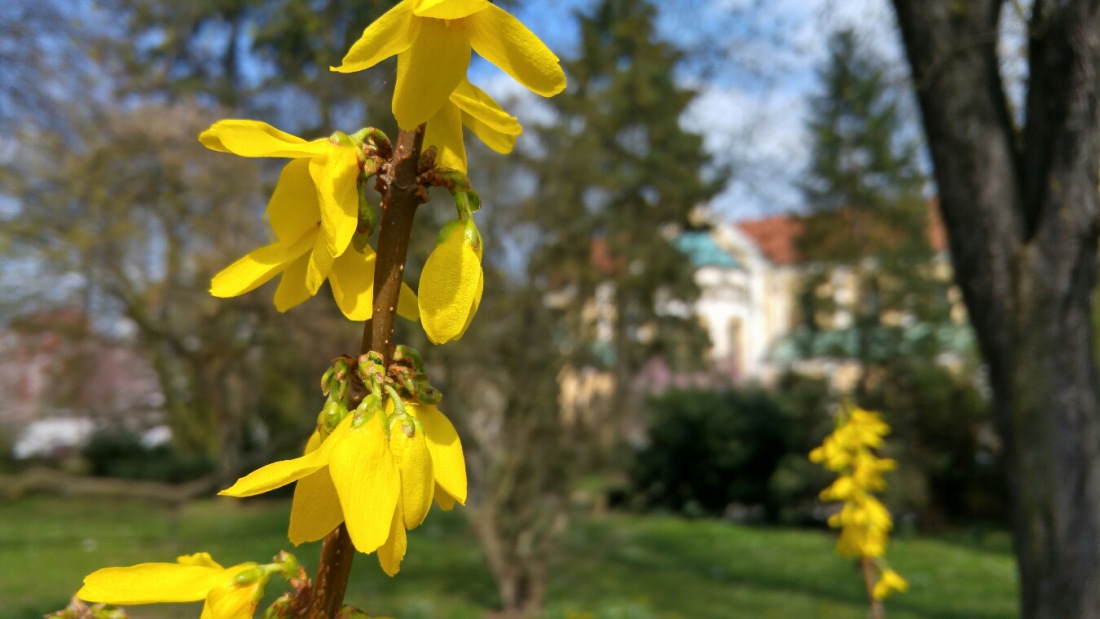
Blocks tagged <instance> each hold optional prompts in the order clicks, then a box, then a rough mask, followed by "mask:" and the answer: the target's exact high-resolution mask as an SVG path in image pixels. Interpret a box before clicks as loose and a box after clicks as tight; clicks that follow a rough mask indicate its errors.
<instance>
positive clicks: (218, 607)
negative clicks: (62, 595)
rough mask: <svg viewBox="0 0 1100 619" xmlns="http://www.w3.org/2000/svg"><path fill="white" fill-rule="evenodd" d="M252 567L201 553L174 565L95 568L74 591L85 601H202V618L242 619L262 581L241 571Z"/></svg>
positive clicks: (258, 594) (259, 575) (261, 577)
mask: <svg viewBox="0 0 1100 619" xmlns="http://www.w3.org/2000/svg"><path fill="white" fill-rule="evenodd" d="M254 568H256V564H255V563H241V564H238V565H234V566H233V567H222V566H221V565H219V564H218V563H216V562H215V561H214V560H213V559H212V558H210V555H209V554H208V553H205V552H201V553H198V554H194V555H186V556H182V557H179V558H178V559H177V563H141V564H139V565H134V566H131V567H108V568H104V569H101V570H96V571H95V572H92V573H91V574H89V575H88V576H87V577H86V578H85V579H84V586H83V587H82V588H81V589H80V591H78V592H77V594H76V595H77V597H79V598H80V599H82V600H84V601H86V602H98V603H102V604H119V605H128V606H129V605H135V604H155V603H161V602H197V601H199V600H206V603H205V604H204V605H203V607H202V619H248V618H249V617H252V613H253V612H254V611H255V610H256V604H257V603H259V601H260V598H262V597H263V592H264V586H265V585H266V583H267V578H266V576H265V575H264V574H262V573H261V572H259V571H257V572H256V573H255V574H251V573H250V574H245V573H246V572H249V570H253V569H254ZM242 575H243V576H242ZM249 576H254V577H249ZM238 580H242V581H244V582H238Z"/></svg>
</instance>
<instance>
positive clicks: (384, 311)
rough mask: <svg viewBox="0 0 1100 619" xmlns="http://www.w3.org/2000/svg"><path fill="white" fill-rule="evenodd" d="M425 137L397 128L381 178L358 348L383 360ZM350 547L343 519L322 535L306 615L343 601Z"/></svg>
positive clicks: (326, 613)
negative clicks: (369, 289)
mask: <svg viewBox="0 0 1100 619" xmlns="http://www.w3.org/2000/svg"><path fill="white" fill-rule="evenodd" d="M423 142H424V125H420V126H419V127H417V129H416V130H415V131H404V130H402V131H401V132H400V133H399V134H398V135H397V144H396V150H395V152H394V158H393V163H392V165H391V166H390V169H389V171H388V173H387V174H386V177H384V178H383V179H381V180H382V181H383V185H382V187H383V191H382V224H381V226H380V228H379V232H378V252H377V253H378V258H377V261H376V262H375V265H374V308H373V317H372V318H371V320H368V321H367V322H366V323H365V324H364V325H363V342H362V345H361V346H360V350H359V352H360V353H361V354H362V353H366V352H369V351H371V350H374V351H377V352H380V353H382V355H383V356H384V357H385V360H386V365H387V366H389V364H390V361H391V360H392V357H393V353H392V351H393V346H392V342H391V340H392V339H393V323H394V318H395V316H396V315H397V297H398V295H399V294H400V293H401V282H402V281H403V279H404V278H403V276H404V274H405V258H406V256H408V253H409V238H410V237H411V236H412V225H413V217H414V216H415V215H416V207H418V206H420V204H421V202H422V201H423V200H422V196H423V193H422V192H420V191H418V185H417V164H418V163H419V161H420V150H421V146H422V145H423ZM354 559H355V547H354V546H353V545H352V543H351V537H350V536H349V535H348V531H347V528H346V527H344V525H343V524H341V525H340V526H338V527H336V530H335V531H333V532H332V533H329V534H328V536H327V537H325V541H324V542H323V544H322V545H321V560H320V563H319V564H318V565H317V580H316V582H315V583H314V586H313V599H312V603H311V604H310V608H309V614H308V617H309V619H332V618H333V617H335V616H336V613H337V612H339V610H340V607H341V606H343V604H344V592H345V591H346V590H347V588H348V576H349V575H350V574H351V563H352V560H354Z"/></svg>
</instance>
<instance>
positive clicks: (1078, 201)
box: [894, 0, 1100, 619]
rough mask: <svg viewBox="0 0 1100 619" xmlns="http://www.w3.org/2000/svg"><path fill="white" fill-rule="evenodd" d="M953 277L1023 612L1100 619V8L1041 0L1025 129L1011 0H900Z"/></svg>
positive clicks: (1042, 618)
mask: <svg viewBox="0 0 1100 619" xmlns="http://www.w3.org/2000/svg"><path fill="white" fill-rule="evenodd" d="M894 5H895V9H896V11H897V16H898V22H899V24H900V27H901V33H902V38H903V39H904V42H905V47H906V51H907V54H908V57H909V63H910V65H911V67H912V70H913V78H914V80H915V83H916V89H917V95H918V98H919V101H920V107H921V112H922V115H923V119H924V128H925V132H926V134H927V136H928V143H929V145H930V148H931V153H932V161H933V164H934V167H935V177H936V182H937V185H938V188H939V193H940V200H941V205H942V209H943V217H944V221H945V222H946V225H947V230H948V235H949V239H950V247H951V253H952V258H953V261H954V265H955V276H956V279H957V282H958V284H959V286H960V287H961V288H962V291H963V294H964V297H965V299H966V304H967V307H968V308H969V311H970V315H971V320H972V321H973V325H974V328H975V330H976V332H977V335H978V341H979V344H980V346H981V350H982V353H983V355H984V357H985V359H986V361H987V363H988V365H989V372H990V380H991V384H992V388H993V404H994V409H995V416H996V419H997V423H998V426H999V431H1000V433H1001V436H1002V438H1003V440H1004V445H1005V456H1006V462H1007V470H1008V476H1009V480H1008V481H1009V488H1010V492H1011V502H1012V527H1013V538H1014V544H1015V549H1016V556H1017V559H1018V569H1019V574H1020V584H1021V591H1020V599H1021V607H1022V612H1021V616H1022V617H1023V619H1077V618H1080V619H1085V618H1100V384H1098V381H1097V374H1096V364H1095V360H1094V356H1093V350H1094V349H1093V347H1092V338H1093V336H1094V334H1093V330H1092V324H1091V320H1090V316H1091V312H1092V306H1091V303H1090V294H1091V293H1092V290H1093V288H1094V286H1095V281H1096V266H1097V237H1098V227H1097V215H1098V207H1100V204H1098V195H1097V177H1098V168H1100V158H1098V157H1100V134H1098V126H1100V125H1098V122H1100V119H1098V96H1100V74H1098V72H1100V2H1097V1H1096V0H1035V2H1034V5H1033V7H1032V15H1031V16H1030V18H1029V24H1028V26H1029V27H1028V35H1029V40H1028V59H1027V60H1028V65H1029V72H1028V73H1029V75H1028V78H1027V83H1026V88H1027V92H1026V97H1025V100H1024V101H1025V102H1024V106H1025V107H1024V110H1023V112H1024V114H1023V116H1024V118H1026V122H1025V125H1024V126H1023V127H1018V126H1017V125H1016V124H1015V122H1014V119H1013V113H1012V111H1011V109H1010V106H1009V104H1008V102H1007V98H1006V96H1005V89H1004V84H1003V83H1002V79H1001V76H1000V72H999V65H998V58H997V53H996V49H997V43H998V29H997V26H998V21H999V19H1000V16H1001V15H1000V13H1001V9H1002V6H1004V2H1003V0H967V1H965V2H960V1H959V0H894Z"/></svg>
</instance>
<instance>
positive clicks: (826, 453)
mask: <svg viewBox="0 0 1100 619" xmlns="http://www.w3.org/2000/svg"><path fill="white" fill-rule="evenodd" d="M889 432H890V426H888V425H887V424H886V422H885V421H883V420H882V416H881V415H880V414H879V413H876V412H872V411H867V410H863V409H860V408H852V409H846V410H844V411H843V412H842V413H841V415H840V418H839V419H838V424H837V428H836V430H834V431H833V433H832V434H830V435H829V436H827V437H825V440H824V442H823V443H822V444H821V446H820V447H817V448H816V449H814V450H813V451H811V452H810V460H811V461H812V462H815V463H818V464H821V465H823V466H824V467H825V468H827V469H829V470H830V471H833V472H834V473H837V479H836V481H834V482H833V483H832V484H831V485H830V486H829V487H828V488H826V489H824V490H822V491H821V495H820V496H821V499H822V500H825V501H840V502H841V503H843V506H842V507H841V509H840V511H839V512H838V513H836V514H834V515H832V516H831V517H830V518H829V526H831V527H833V528H837V529H840V539H839V541H838V542H837V545H836V551H837V554H839V555H841V556H845V557H856V558H861V559H881V557H882V556H883V555H884V554H885V553H886V543H887V541H888V539H889V534H890V530H891V529H892V528H893V520H892V519H891V517H890V512H889V510H887V509H886V506H885V505H883V504H882V501H880V500H879V499H878V498H877V497H876V496H875V494H874V493H876V492H879V491H882V490H884V489H885V488H886V480H885V478H884V477H883V474H884V473H886V472H889V471H892V470H894V468H895V467H896V466H897V462H896V461H894V460H892V459H890V458H880V457H879V456H878V455H876V453H875V450H876V449H880V448H881V447H882V446H883V438H884V437H885V436H886V435H887V434H889ZM906 588H908V584H907V583H906V582H905V580H904V579H903V578H902V577H901V576H900V575H898V574H897V572H895V571H893V570H891V569H889V568H882V575H881V576H880V578H879V580H878V582H877V583H876V585H875V587H874V591H873V595H874V597H875V599H883V598H885V597H887V596H889V595H890V594H892V593H894V592H895V591H904V590H905V589H906Z"/></svg>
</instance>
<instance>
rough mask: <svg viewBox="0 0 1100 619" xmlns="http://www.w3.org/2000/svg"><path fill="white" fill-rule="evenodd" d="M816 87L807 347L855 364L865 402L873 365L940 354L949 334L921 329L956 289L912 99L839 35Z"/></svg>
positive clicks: (846, 35) (848, 34)
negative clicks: (909, 107) (909, 120)
mask: <svg viewBox="0 0 1100 619" xmlns="http://www.w3.org/2000/svg"><path fill="white" fill-rule="evenodd" d="M819 79H820V82H821V94H820V95H818V96H817V97H815V98H814V99H813V100H812V108H811V117H810V120H809V123H808V125H809V130H810V132H811V134H812V136H813V147H812V151H811V158H810V165H809V170H808V174H807V177H806V180H805V182H804V185H803V191H804V194H805V196H806V200H807V203H808V204H809V205H810V207H811V209H812V211H811V214H810V215H809V217H807V218H806V219H805V220H804V225H803V231H802V234H801V236H800V238H799V246H800V249H801V253H802V256H803V258H804V259H805V261H806V265H807V269H808V276H807V278H806V280H805V282H804V284H803V285H804V290H803V291H802V294H801V295H800V297H801V301H802V303H801V305H802V310H803V312H804V313H805V322H806V325H807V327H808V329H807V330H805V331H803V335H804V336H806V337H805V339H804V340H803V341H802V344H803V345H804V346H805V349H804V352H805V353H806V354H807V355H811V356H813V355H825V356H831V357H849V358H855V359H857V360H858V361H859V362H860V364H861V366H862V368H863V377H862V379H861V380H860V384H859V385H857V390H858V391H859V392H860V393H861V394H864V392H865V387H866V384H865V383H866V382H867V379H868V378H869V377H870V375H871V374H873V371H872V370H873V369H874V368H877V367H882V366H883V365H885V364H888V363H890V362H891V360H893V359H896V358H898V357H899V356H902V355H905V354H916V355H920V356H923V357H926V358H934V357H935V355H936V354H937V353H939V352H940V349H941V341H940V337H939V336H940V335H941V334H939V333H937V332H936V330H935V329H921V330H914V329H913V328H912V327H913V326H915V325H924V326H942V325H943V324H944V323H945V321H946V320H947V319H948V317H949V311H948V310H949V304H948V303H947V296H946V293H947V282H946V281H944V279H945V278H944V276H943V273H942V272H940V273H937V272H936V271H937V269H936V264H935V259H936V251H935V249H934V248H933V247H932V245H931V242H930V232H932V228H931V226H932V225H933V219H932V218H933V217H934V216H935V214H934V213H933V212H931V210H930V206H929V203H928V201H927V199H926V198H925V197H924V196H923V195H922V191H923V188H924V187H925V184H926V179H925V177H924V175H923V174H922V171H921V168H920V159H919V158H920V144H919V142H917V141H916V140H915V139H913V138H910V137H908V136H907V133H906V130H907V126H906V117H905V115H904V113H903V110H902V107H901V102H902V97H903V96H904V92H902V91H900V89H899V88H897V87H895V86H893V85H892V84H891V81H890V76H889V75H888V73H887V70H886V66H885V64H884V63H883V61H882V60H881V59H880V58H878V57H876V56H875V55H874V54H872V53H871V52H869V51H868V50H865V49H863V48H862V47H861V46H860V44H859V42H858V39H857V36H856V33H855V32H853V31H851V30H844V31H840V32H838V33H836V34H834V35H833V37H832V38H831V40H830V43H829V58H828V60H827V61H826V63H825V64H824V66H823V67H822V69H821V71H820V73H819ZM837 330H843V331H844V333H845V335H846V336H847V337H837V333H836V331H837ZM920 333H922V334H923V335H921V336H919V337H916V338H914V335H916V334H920ZM830 342H831V343H832V344H833V345H832V346H830V345H829V344H828V343H830Z"/></svg>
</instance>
